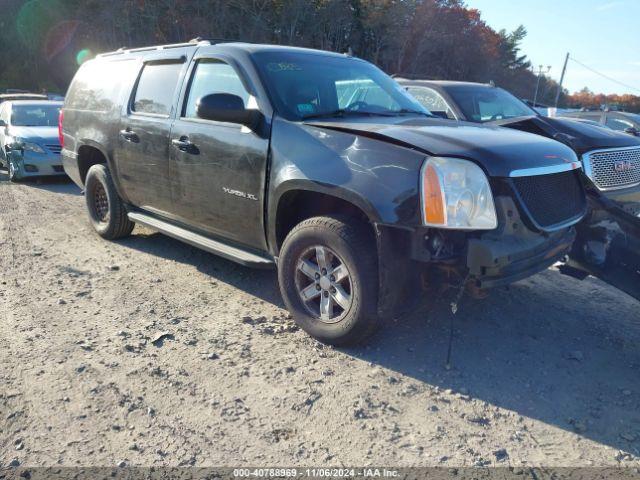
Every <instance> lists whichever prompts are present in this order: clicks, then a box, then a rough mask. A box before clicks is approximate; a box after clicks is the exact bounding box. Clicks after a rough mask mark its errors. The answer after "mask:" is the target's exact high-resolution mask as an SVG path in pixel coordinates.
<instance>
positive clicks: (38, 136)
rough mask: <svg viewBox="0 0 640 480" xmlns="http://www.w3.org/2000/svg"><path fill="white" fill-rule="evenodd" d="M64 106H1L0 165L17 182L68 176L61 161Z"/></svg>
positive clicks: (29, 103) (35, 102)
mask: <svg viewBox="0 0 640 480" xmlns="http://www.w3.org/2000/svg"><path fill="white" fill-rule="evenodd" d="M61 108H62V102H55V101H48V100H19V101H8V102H3V103H2V104H1V105H0V163H2V165H3V166H4V167H5V168H7V170H8V171H9V179H10V180H11V181H13V182H17V181H19V180H21V179H23V178H27V177H40V176H50V175H65V173H64V169H63V168H62V160H61V158H60V150H61V147H60V140H59V137H58V116H59V114H60V109H61Z"/></svg>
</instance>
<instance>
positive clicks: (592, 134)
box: [492, 116, 640, 155]
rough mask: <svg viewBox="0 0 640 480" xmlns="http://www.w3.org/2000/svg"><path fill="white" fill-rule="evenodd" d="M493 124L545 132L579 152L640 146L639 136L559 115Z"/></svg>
mask: <svg viewBox="0 0 640 480" xmlns="http://www.w3.org/2000/svg"><path fill="white" fill-rule="evenodd" d="M492 124H493V125H498V126H503V127H509V128H512V129H517V130H524V131H527V132H532V133H537V134H539V135H544V136H546V137H548V138H553V139H555V140H558V141H560V142H562V143H565V144H566V145H568V146H570V147H571V148H572V149H573V150H574V151H575V152H576V153H577V154H578V155H582V154H583V153H586V152H588V151H590V150H598V149H601V148H620V147H638V146H640V138H638V137H633V136H631V135H629V134H626V133H622V132H618V131H616V130H611V129H610V128H606V127H604V126H602V127H599V126H597V125H591V124H589V123H584V122H580V121H577V120H572V119H570V118H558V117H536V116H531V117H521V118H515V119H509V120H498V121H496V122H492Z"/></svg>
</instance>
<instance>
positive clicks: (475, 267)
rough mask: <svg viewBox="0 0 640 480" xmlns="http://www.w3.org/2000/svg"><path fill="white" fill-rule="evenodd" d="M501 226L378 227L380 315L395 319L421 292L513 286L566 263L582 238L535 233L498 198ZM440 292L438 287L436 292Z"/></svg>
mask: <svg viewBox="0 0 640 480" xmlns="http://www.w3.org/2000/svg"><path fill="white" fill-rule="evenodd" d="M495 202H496V211H497V213H498V217H499V222H498V223H499V227H498V228H497V229H496V230H492V231H487V232H463V231H443V230H437V229H431V230H430V229H417V230H415V231H405V230H400V229H397V228H392V227H382V226H377V233H378V235H377V237H378V255H379V257H378V265H379V276H380V284H379V289H380V294H379V299H380V300H379V301H380V304H379V313H380V314H382V315H385V314H387V315H395V314H397V312H398V311H402V310H408V309H410V308H412V307H413V305H415V301H417V299H418V298H421V297H422V295H421V292H420V290H421V289H422V287H428V289H429V290H434V289H435V290H440V291H442V290H445V289H446V288H447V287H452V288H455V289H460V288H461V287H469V288H470V289H471V290H472V292H473V293H478V294H480V293H481V291H482V290H485V289H489V288H494V287H500V286H504V285H508V284H511V283H514V282H517V281H519V280H523V279H525V278H527V277H530V276H532V275H534V274H536V273H538V272H541V271H543V270H545V269H547V268H548V267H550V266H551V265H553V264H554V263H556V262H558V261H560V260H563V259H564V258H565V257H566V256H567V254H568V253H569V252H570V251H571V248H572V245H573V243H574V240H575V239H576V229H575V228H574V227H573V226H566V227H564V228H559V229H558V230H556V231H553V232H541V231H533V230H532V229H531V228H530V227H529V226H527V224H526V223H525V222H524V221H523V220H522V219H521V217H520V214H519V211H518V209H517V208H516V205H515V203H514V201H513V199H512V198H511V197H507V196H499V197H496V198H495ZM434 287H435V288H434Z"/></svg>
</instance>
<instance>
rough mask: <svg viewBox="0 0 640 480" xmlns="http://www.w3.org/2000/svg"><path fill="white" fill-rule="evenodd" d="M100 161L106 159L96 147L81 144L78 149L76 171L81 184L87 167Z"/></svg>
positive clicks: (85, 176)
mask: <svg viewBox="0 0 640 480" xmlns="http://www.w3.org/2000/svg"><path fill="white" fill-rule="evenodd" d="M101 163H107V159H106V157H105V156H104V154H103V153H102V152H101V151H100V150H99V149H97V148H96V147H92V146H90V145H83V146H81V147H80V148H79V149H78V171H79V173H80V179H81V180H82V183H83V184H84V183H85V181H86V179H87V173H88V172H89V169H90V168H91V167H93V166H94V165H98V164H101Z"/></svg>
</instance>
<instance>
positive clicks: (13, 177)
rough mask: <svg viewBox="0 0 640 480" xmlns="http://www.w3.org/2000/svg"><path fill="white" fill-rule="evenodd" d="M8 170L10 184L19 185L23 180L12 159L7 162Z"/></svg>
mask: <svg viewBox="0 0 640 480" xmlns="http://www.w3.org/2000/svg"><path fill="white" fill-rule="evenodd" d="M7 170H8V171H9V181H10V182H13V183H18V182H19V181H20V180H22V177H21V176H20V173H19V172H18V169H17V168H16V166H15V165H14V164H13V161H12V160H11V159H10V158H9V159H8V160H7Z"/></svg>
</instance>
